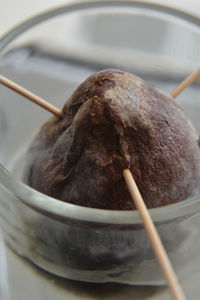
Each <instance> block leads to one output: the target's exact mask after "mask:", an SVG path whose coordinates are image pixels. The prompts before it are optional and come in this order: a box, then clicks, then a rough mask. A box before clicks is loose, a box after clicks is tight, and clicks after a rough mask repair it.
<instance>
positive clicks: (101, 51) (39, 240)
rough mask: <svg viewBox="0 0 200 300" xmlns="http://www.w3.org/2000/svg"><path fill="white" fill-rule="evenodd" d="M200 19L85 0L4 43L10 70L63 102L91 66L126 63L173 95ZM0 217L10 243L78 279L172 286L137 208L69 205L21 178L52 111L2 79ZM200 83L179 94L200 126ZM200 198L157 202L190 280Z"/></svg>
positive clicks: (195, 56) (32, 22)
mask: <svg viewBox="0 0 200 300" xmlns="http://www.w3.org/2000/svg"><path fill="white" fill-rule="evenodd" d="M199 25H200V20H199V19H197V18H195V17H193V16H191V15H189V14H187V13H183V12H181V11H177V10H175V9H170V8H167V7H164V6H159V5H153V4H150V3H145V2H140V1H139V2H137V1H90V2H85V1H80V2H77V3H74V4H69V5H66V6H63V7H59V8H56V9H54V10H50V11H47V12H44V13H42V14H40V15H37V16H36V17H33V18H31V19H29V20H27V21H25V22H23V23H21V24H20V25H18V26H16V27H15V28H13V30H11V31H10V32H8V33H7V34H6V35H5V36H4V37H3V38H2V39H1V41H0V51H1V60H0V68H1V73H2V74H3V75H5V76H7V77H9V78H10V79H13V80H15V81H16V82H17V83H19V84H21V85H22V86H24V87H25V88H28V89H30V90H31V91H32V92H35V93H36V94H38V95H40V96H42V97H44V98H46V99H48V100H49V101H50V102H52V103H53V104H55V105H56V106H58V107H62V106H63V104H64V102H65V101H66V99H67V98H68V97H69V95H70V94H71V93H72V91H73V90H74V89H75V88H76V87H77V86H78V84H79V83H81V82H82V81H83V80H84V79H85V78H86V77H88V75H90V74H91V73H93V72H95V71H97V70H101V69H103V68H120V69H123V70H125V71H129V72H131V73H134V74H136V75H138V76H141V77H142V78H143V79H144V80H147V81H149V82H151V83H153V84H155V85H156V86H157V87H158V88H160V89H162V90H164V91H165V92H166V93H169V92H170V91H171V90H172V89H173V88H174V87H176V86H177V85H178V84H179V82H180V81H182V80H183V79H184V77H185V76H187V75H188V74H189V73H190V72H192V71H193V70H195V69H196V68H197V62H198V61H199V59H200V51H198V49H199V46H200V28H199ZM0 95H1V97H0V136H1V141H3V143H1V147H0V160H1V165H0V182H1V185H0V206H1V209H0V225H1V229H2V232H3V236H4V240H5V242H6V243H7V244H8V245H9V246H10V247H11V248H12V249H13V250H14V251H15V252H16V253H17V254H18V255H20V256H22V257H25V258H27V259H28V260H30V261H31V262H32V263H34V264H35V265H37V266H39V267H40V268H42V269H44V270H46V271H48V272H50V273H52V274H55V275H58V276H61V277H64V278H68V279H74V280H80V281H88V282H118V283H127V284H132V285H162V284H164V279H163V276H162V273H161V271H160V268H159V265H158V263H157V261H156V259H155V257H154V253H153V251H152V249H151V245H150V243H149V241H148V238H147V235H146V232H145V230H144V228H143V225H142V222H141V220H140V218H139V216H138V213H137V211H111V210H103V209H92V208H86V207H81V206H78V205H73V204H69V203H64V202H61V201H59V200H56V199H53V198H51V197H48V196H46V195H44V194H41V193H39V192H37V191H36V190H34V189H32V188H30V187H29V186H27V185H25V184H24V183H23V182H22V180H21V178H22V174H23V167H24V165H25V164H26V161H25V152H26V150H27V148H28V145H29V143H30V140H31V139H32V137H33V136H34V133H35V132H36V131H37V130H38V128H39V127H40V125H41V124H42V123H43V122H44V121H45V120H46V119H47V118H48V117H49V113H47V112H46V111H44V110H42V109H41V108H40V107H37V106H36V105H34V104H32V103H30V102H28V101H26V100H24V99H23V98H22V97H21V96H19V95H17V94H15V93H13V92H12V91H10V90H8V89H6V88H5V87H3V86H0ZM199 100H200V99H199V84H198V83H196V84H194V85H193V86H192V87H190V88H188V90H187V91H185V92H184V93H183V94H182V95H181V96H180V97H179V99H177V101H178V102H179V104H180V105H181V106H182V107H183V109H184V110H185V113H186V114H187V115H188V116H189V117H190V118H191V120H192V122H193V124H194V126H195V127H196V129H197V131H199V132H200V119H199V111H200V101H199ZM199 212H200V196H199V195H197V196H195V197H193V198H190V199H186V200H185V201H182V202H180V203H176V204H173V205H169V206H165V207H160V208H156V209H151V210H150V214H151V216H152V219H153V221H154V222H155V224H156V227H157V230H158V232H159V234H160V237H161V239H162V241H163V243H164V246H165V248H166V250H167V252H168V254H169V257H170V259H171V261H172V264H173V266H174V268H175V271H176V272H177V274H178V276H179V277H180V278H186V277H187V276H188V275H189V274H191V272H194V270H195V268H196V266H197V264H198V262H200V261H199V249H200V237H199V233H198V228H199V225H200V215H199Z"/></svg>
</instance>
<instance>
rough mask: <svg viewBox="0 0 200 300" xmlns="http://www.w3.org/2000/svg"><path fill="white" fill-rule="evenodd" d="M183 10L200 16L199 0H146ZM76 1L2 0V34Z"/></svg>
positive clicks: (0, 24) (0, 32)
mask: <svg viewBox="0 0 200 300" xmlns="http://www.w3.org/2000/svg"><path fill="white" fill-rule="evenodd" d="M146 1H148V2H154V3H159V4H164V5H169V6H172V7H178V8H180V9H181V10H186V11H188V12H192V13H193V14H195V15H198V16H200V1H199V0H146ZM70 2H74V1H73V0H34V1H33V0H16V1H15V0H0V20H1V21H0V35H2V34H3V33H5V32H6V31H8V30H9V29H11V28H12V27H13V26H14V25H16V24H17V23H19V22H21V21H23V20H25V19H27V18H29V17H30V16H33V15H35V14H37V13H39V12H41V11H42V10H45V9H49V8H53V7H55V6H58V5H63V4H66V3H70Z"/></svg>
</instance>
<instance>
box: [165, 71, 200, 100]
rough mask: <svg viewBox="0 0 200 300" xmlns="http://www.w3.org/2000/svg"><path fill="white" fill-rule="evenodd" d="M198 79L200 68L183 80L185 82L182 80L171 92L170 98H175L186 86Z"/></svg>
mask: <svg viewBox="0 0 200 300" xmlns="http://www.w3.org/2000/svg"><path fill="white" fill-rule="evenodd" d="M199 78H200V68H198V69H197V70H196V71H195V72H194V73H192V74H190V75H189V76H188V77H187V78H185V80H183V81H182V82H181V84H180V85H179V86H178V87H177V88H175V90H173V91H172V92H171V94H170V95H171V96H172V98H176V97H177V96H178V95H179V94H180V93H182V91H184V90H185V89H186V88H187V87H188V86H190V85H192V84H193V82H195V81H196V80H198V79H199Z"/></svg>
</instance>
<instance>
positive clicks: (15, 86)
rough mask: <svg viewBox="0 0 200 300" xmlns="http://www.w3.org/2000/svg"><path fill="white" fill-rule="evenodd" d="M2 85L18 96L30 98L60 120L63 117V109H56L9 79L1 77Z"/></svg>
mask: <svg viewBox="0 0 200 300" xmlns="http://www.w3.org/2000/svg"><path fill="white" fill-rule="evenodd" d="M0 83H1V84H3V85H5V86H7V87H8V88H10V89H12V90H13V91H15V92H17V93H18V94H21V95H22V96H24V97H26V98H28V99H29V100H31V101H32V102H35V103H36V104H38V105H40V106H42V107H43V108H45V109H46V110H48V111H49V112H51V113H53V114H54V115H56V116H58V117H60V118H61V117H62V116H63V113H62V110H61V109H59V108H57V107H55V106H54V105H52V104H50V103H49V102H47V101H46V100H44V99H42V98H41V97H39V96H37V95H35V94H33V93H31V92H30V91H28V90H26V89H25V88H23V87H22V86H20V85H18V84H16V83H14V82H13V81H11V80H9V79H8V78H6V77H4V76H2V75H0Z"/></svg>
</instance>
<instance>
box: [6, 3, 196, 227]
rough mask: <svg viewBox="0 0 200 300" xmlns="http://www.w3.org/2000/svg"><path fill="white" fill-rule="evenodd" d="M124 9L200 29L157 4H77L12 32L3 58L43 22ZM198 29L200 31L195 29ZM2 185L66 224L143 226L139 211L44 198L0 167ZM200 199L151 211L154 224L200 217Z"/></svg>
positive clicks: (187, 18)
mask: <svg viewBox="0 0 200 300" xmlns="http://www.w3.org/2000/svg"><path fill="white" fill-rule="evenodd" d="M113 5H114V6H116V7H117V6H123V7H126V6H128V7H132V8H140V9H149V10H153V11H156V12H158V13H159V12H160V13H164V14H165V13H166V14H167V15H169V16H174V17H176V18H177V17H178V18H180V19H181V20H182V21H187V22H189V24H190V25H191V24H192V25H195V26H198V27H199V29H200V18H198V17H196V16H194V15H192V14H191V13H186V12H184V11H181V10H179V9H175V8H171V7H168V6H165V5H160V4H155V3H154V2H152V3H151V2H146V1H133V0H128V1H127V0H125V1H122V0H108V1H107V0H103V1H102V0H97V1H81V2H79V1H77V2H74V3H70V4H66V5H64V6H59V7H56V8H53V9H50V10H45V11H44V12H42V13H39V14H36V15H35V16H33V17H31V18H29V19H27V20H25V21H23V22H22V23H20V24H18V25H16V26H14V27H13V28H12V29H11V30H9V31H8V32H7V33H6V34H5V35H3V37H2V38H1V40H0V54H1V53H2V51H3V50H4V49H5V48H6V46H7V45H8V44H9V43H10V42H12V41H13V40H14V39H15V38H17V37H18V36H19V35H20V34H22V33H24V32H25V31H27V30H28V29H30V28H32V27H33V26H34V25H38V24H40V23H42V22H43V21H46V20H48V19H51V18H53V17H56V16H60V15H62V14H66V13H70V12H74V11H79V10H85V9H91V8H99V7H101V8H102V7H109V6H110V7H112V6H113ZM195 28H196V27H195ZM0 183H1V185H3V187H4V188H5V189H6V190H7V191H8V192H9V193H11V194H12V195H13V196H14V198H15V200H16V201H18V200H20V201H21V202H23V204H24V205H26V206H29V207H31V208H32V209H34V210H36V211H39V212H41V213H42V214H45V215H48V216H51V217H53V218H58V219H60V220H61V219H62V220H66V219H68V218H70V219H75V220H79V221H86V222H95V223H106V224H119V225H125V224H142V221H141V219H140V216H139V213H138V211H136V210H135V211H131V210H129V211H127V210H124V211H123V210H106V209H96V208H88V207H84V206H80V205H75V204H71V203H67V202H63V201H60V200H58V199H56V201H55V198H52V197H49V196H47V195H45V194H42V193H40V192H38V191H36V190H34V189H33V188H31V187H29V186H28V185H26V184H24V183H23V182H21V181H20V180H18V179H16V178H15V177H13V176H12V173H11V172H9V171H8V170H7V169H6V168H5V167H4V166H3V165H2V164H1V163H0ZM199 196H200V195H197V196H195V197H191V198H188V199H186V200H184V201H181V202H178V203H175V204H171V205H167V206H164V207H158V208H153V209H149V212H150V215H151V217H152V219H153V221H154V222H170V221H172V220H174V219H176V218H183V217H185V216H191V215H194V214H197V213H199V211H200V197H199Z"/></svg>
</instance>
